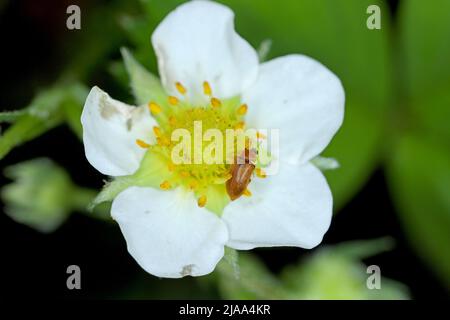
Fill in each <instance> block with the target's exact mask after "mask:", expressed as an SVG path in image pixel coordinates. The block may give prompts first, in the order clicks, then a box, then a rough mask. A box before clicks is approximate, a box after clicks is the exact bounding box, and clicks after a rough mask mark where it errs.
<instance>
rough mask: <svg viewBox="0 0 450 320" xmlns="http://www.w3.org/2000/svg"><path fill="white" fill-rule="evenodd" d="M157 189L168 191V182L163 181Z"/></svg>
mask: <svg viewBox="0 0 450 320" xmlns="http://www.w3.org/2000/svg"><path fill="white" fill-rule="evenodd" d="M159 187H160V188H161V189H163V190H169V189H170V187H171V186H170V182H169V181H167V180H166V181H164V182H163V183H161V184H160V185H159Z"/></svg>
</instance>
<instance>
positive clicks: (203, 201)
mask: <svg viewBox="0 0 450 320" xmlns="http://www.w3.org/2000/svg"><path fill="white" fill-rule="evenodd" d="M207 200H208V199H207V198H206V196H201V197H200V198H198V201H197V204H198V206H199V207H200V208H203V207H204V206H205V205H206V201H207Z"/></svg>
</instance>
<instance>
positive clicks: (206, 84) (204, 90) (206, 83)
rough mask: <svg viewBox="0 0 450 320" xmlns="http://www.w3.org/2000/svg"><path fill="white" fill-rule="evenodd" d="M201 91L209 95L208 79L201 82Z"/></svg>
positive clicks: (210, 92) (210, 91) (210, 93)
mask: <svg viewBox="0 0 450 320" xmlns="http://www.w3.org/2000/svg"><path fill="white" fill-rule="evenodd" d="M203 92H204V93H205V95H207V96H209V97H211V95H212V90H211V86H210V85H209V82H208V81H205V82H203Z"/></svg>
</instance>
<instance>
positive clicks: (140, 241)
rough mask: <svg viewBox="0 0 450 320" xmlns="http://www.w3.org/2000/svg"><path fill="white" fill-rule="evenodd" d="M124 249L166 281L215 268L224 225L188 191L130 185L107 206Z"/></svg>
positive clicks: (220, 253) (225, 236)
mask: <svg viewBox="0 0 450 320" xmlns="http://www.w3.org/2000/svg"><path fill="white" fill-rule="evenodd" d="M111 213H112V217H113V218H114V219H115V220H116V221H117V222H118V223H119V225H120V229H121V230H122V233H123V235H124V237H125V239H126V241H127V246H128V251H129V252H130V254H131V255H132V256H133V257H134V259H136V261H137V262H138V263H139V265H140V266H141V267H142V268H143V269H144V270H146V271H147V272H149V273H151V274H153V275H155V276H159V277H167V278H180V277H183V276H186V275H192V276H200V275H205V274H208V273H210V272H212V271H213V270H214V267H215V266H216V264H217V263H218V262H219V260H220V259H221V258H222V256H223V254H224V245H225V243H226V242H227V240H228V232H227V229H226V226H225V224H224V223H223V221H222V220H221V219H219V218H218V217H217V216H216V215H214V214H213V213H211V212H209V211H208V210H206V209H204V208H200V207H198V206H197V202H196V201H195V199H194V197H193V195H192V193H187V192H185V191H182V190H174V191H161V190H156V189H153V188H139V187H131V188H129V189H126V190H125V191H123V192H122V193H120V194H119V195H118V196H117V197H116V199H115V200H114V202H113V204H112V208H111Z"/></svg>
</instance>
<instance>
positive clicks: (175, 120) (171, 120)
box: [169, 116, 177, 127]
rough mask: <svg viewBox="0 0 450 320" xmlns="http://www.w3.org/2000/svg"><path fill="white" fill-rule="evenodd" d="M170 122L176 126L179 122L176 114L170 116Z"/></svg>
mask: <svg viewBox="0 0 450 320" xmlns="http://www.w3.org/2000/svg"><path fill="white" fill-rule="evenodd" d="M169 124H170V125H171V126H172V127H174V126H175V125H176V124H177V119H176V118H175V117H174V116H170V117H169Z"/></svg>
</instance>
